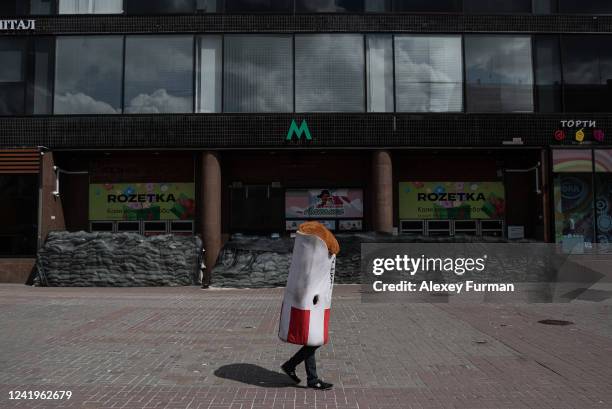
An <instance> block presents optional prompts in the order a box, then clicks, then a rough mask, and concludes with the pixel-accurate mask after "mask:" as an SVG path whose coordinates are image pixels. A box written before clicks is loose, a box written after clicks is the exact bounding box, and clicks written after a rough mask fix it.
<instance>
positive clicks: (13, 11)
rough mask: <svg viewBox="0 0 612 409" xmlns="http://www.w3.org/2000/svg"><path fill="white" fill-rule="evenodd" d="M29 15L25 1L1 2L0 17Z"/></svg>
mask: <svg viewBox="0 0 612 409" xmlns="http://www.w3.org/2000/svg"><path fill="white" fill-rule="evenodd" d="M27 13H28V10H27V3H26V2H25V1H24V0H1V1H0V16H22V15H25V14H27Z"/></svg>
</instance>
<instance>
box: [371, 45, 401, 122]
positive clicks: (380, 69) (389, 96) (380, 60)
mask: <svg viewBox="0 0 612 409" xmlns="http://www.w3.org/2000/svg"><path fill="white" fill-rule="evenodd" d="M366 61H367V68H366V71H367V73H368V112H393V111H394V106H393V37H392V36H391V35H384V34H382V35H369V36H367V60H366Z"/></svg>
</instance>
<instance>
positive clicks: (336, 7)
mask: <svg viewBox="0 0 612 409" xmlns="http://www.w3.org/2000/svg"><path fill="white" fill-rule="evenodd" d="M363 1H364V0H296V1H295V8H296V11H297V12H298V13H360V12H363Z"/></svg>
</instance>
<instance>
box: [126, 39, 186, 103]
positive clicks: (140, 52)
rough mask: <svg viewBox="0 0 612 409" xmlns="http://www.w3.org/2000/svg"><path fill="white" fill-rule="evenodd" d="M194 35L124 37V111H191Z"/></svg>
mask: <svg viewBox="0 0 612 409" xmlns="http://www.w3.org/2000/svg"><path fill="white" fill-rule="evenodd" d="M193 80H194V78H193V37H191V36H127V38H126V45H125V91H124V92H125V108H124V112H125V113H128V114H129V113H148V114H155V113H166V112H167V113H173V112H174V113H181V112H193V82H194V81H193Z"/></svg>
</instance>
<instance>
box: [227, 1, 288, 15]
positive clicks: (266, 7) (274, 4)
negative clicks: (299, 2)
mask: <svg viewBox="0 0 612 409" xmlns="http://www.w3.org/2000/svg"><path fill="white" fill-rule="evenodd" d="M225 10H226V11H227V12H229V13H245V12H252V11H255V12H274V13H291V12H293V0H225Z"/></svg>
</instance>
